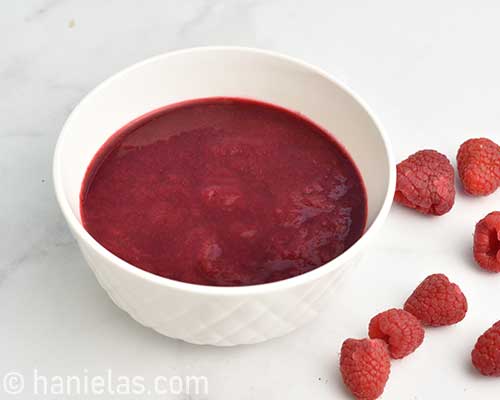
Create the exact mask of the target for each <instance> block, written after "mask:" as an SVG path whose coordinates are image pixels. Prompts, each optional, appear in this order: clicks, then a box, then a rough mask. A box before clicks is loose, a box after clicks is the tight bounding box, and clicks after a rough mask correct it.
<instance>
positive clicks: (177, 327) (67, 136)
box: [54, 47, 395, 346]
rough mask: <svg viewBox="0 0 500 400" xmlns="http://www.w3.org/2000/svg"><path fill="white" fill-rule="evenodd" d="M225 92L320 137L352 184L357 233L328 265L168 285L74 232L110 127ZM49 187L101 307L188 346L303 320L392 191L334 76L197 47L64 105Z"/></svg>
mask: <svg viewBox="0 0 500 400" xmlns="http://www.w3.org/2000/svg"><path fill="white" fill-rule="evenodd" d="M210 96H235V97H247V98H254V99H258V100H262V101H266V102H269V103H275V104H278V105H281V106H284V107H286V108H288V109H290V110H294V111H298V112H300V113H301V114H303V115H306V116H307V117H309V118H310V119H312V120H313V121H315V122H316V123H318V124H319V125H321V126H323V127H324V128H326V130H327V131H329V132H332V133H333V134H334V135H335V137H336V138H337V139H338V140H339V141H340V142H341V143H342V144H344V146H345V147H346V148H347V150H348V151H349V153H350V154H351V156H352V157H353V159H354V160H355V162H356V164H357V165H358V167H359V169H360V171H361V174H362V176H363V178H364V181H365V185H366V189H367V194H368V225H367V231H366V233H365V234H364V235H363V237H362V238H361V239H360V240H358V242H357V243H355V244H354V245H353V246H352V247H351V248H350V249H349V250H347V251H346V252H345V253H343V254H342V255H341V256H339V257H337V258H336V259H334V260H332V261H331V262H329V263H328V264H326V265H324V266H322V267H320V268H317V269H315V270H313V271H311V272H308V273H306V274H303V275H300V276H296V277H293V278H290V279H287V280H284V281H279V282H274V283H267V284H262V285H255V286H246V287H211V286H201V285H193V284H188V283H183V282H177V281H173V280H170V279H166V278H163V277H160V276H156V275H153V274H151V273H149V272H145V271H143V270H141V269H139V268H136V267H134V266H133V265H130V264H128V263H127V262H125V261H123V260H121V259H120V258H118V257H116V256H115V255H113V254H112V253H110V252H109V251H108V250H106V249H105V248H104V247H102V246H101V245H100V244H99V243H98V242H96V241H95V240H94V239H93V238H92V237H91V236H90V235H89V234H88V233H87V232H86V231H85V229H84V228H83V226H82V224H81V220H80V212H79V193H80V186H81V183H82V179H83V176H84V174H85V170H86V168H87V166H88V165H89V163H90V160H91V159H92V157H93V156H94V154H95V153H96V151H97V150H98V149H99V147H100V146H101V145H102V144H103V143H104V142H105V141H106V139H107V138H108V137H109V136H110V135H111V134H113V133H114V132H115V131H116V130H117V129H119V128H121V127H122V126H123V125H125V124H126V123H127V122H129V121H131V120H133V119H134V118H136V117H138V116H140V115H142V114H144V113H146V112H148V111H151V110H153V109H156V108H158V107H161V106H164V105H167V104H170V103H175V102H179V101H182V100H187V99H193V98H200V97H210ZM54 184H55V190H56V195H57V199H58V201H59V205H60V207H61V209H62V212H63V214H64V217H65V218H66V220H67V222H68V225H69V227H70V229H71V231H72V233H73V235H74V237H75V238H76V240H77V242H78V245H79V246H80V249H81V251H82V253H83V255H84V257H85V259H86V260H87V262H88V264H89V265H90V267H91V268H92V270H93V271H94V273H95V275H96V276H97V279H98V280H99V282H100V284H101V285H102V287H103V288H104V289H105V290H106V291H107V292H108V294H109V295H110V297H111V298H112V299H113V301H114V302H115V303H116V304H117V305H118V306H119V307H120V308H122V309H123V310H125V311H126V312H128V313H129V314H130V315H131V316H132V317H133V318H134V319H136V320H137V321H138V322H140V323H141V324H143V325H145V326H148V327H151V328H153V329H155V330H156V331H158V332H160V333H162V334H164V335H167V336H170V337H173V338H179V339H182V340H185V341H187V342H191V343H199V344H213V345H218V346H230V345H236V344H243V343H256V342H261V341H264V340H267V339H270V338H273V337H277V336H281V335H284V334H286V333H288V332H290V331H292V330H294V329H295V328H297V327H299V326H300V325H302V324H304V323H305V322H307V321H309V320H311V319H312V318H314V317H315V316H316V315H317V313H318V311H319V310H320V309H321V305H322V304H324V302H325V300H326V299H327V298H328V296H327V294H331V295H335V285H336V284H338V282H339V280H340V278H341V276H342V274H343V272H344V271H345V270H346V269H347V268H349V266H350V265H352V263H353V262H354V261H355V256H356V255H358V254H360V253H361V252H363V251H366V249H367V247H366V245H367V244H368V243H369V241H370V240H371V239H372V238H373V236H374V235H375V233H376V232H377V230H378V228H379V227H380V226H381V224H382V222H383V221H384V219H385V218H386V215H387V213H388V211H389V208H390V204H391V202H392V197H393V192H394V185H395V166H394V162H393V157H392V155H391V151H390V148H389V143H388V139H387V137H386V136H385V134H384V132H383V130H382V128H381V127H380V125H379V123H378V122H377V121H376V119H375V118H374V116H373V114H372V113H371V112H370V111H368V109H367V107H366V105H364V104H363V102H362V101H361V100H360V99H359V98H358V97H357V96H356V95H354V94H353V93H352V91H351V90H349V89H347V88H346V87H345V86H344V85H341V84H340V83H338V82H337V81H336V80H335V79H333V78H331V77H329V76H328V75H327V74H325V73H324V72H322V71H321V70H319V69H317V68H315V67H312V66H310V65H307V64H305V63H303V62H300V61H297V60H294V59H291V58H289V57H286V56H282V55H278V54H275V53H271V52H268V51H262V50H255V49H246V48H235V47H204V48H195V49H188V50H181V51H176V52H172V53H167V54H164V55H160V56H158V57H154V58H151V59H149V60H146V61H143V62H141V63H138V64H136V65H133V66H132V67H130V68H127V69H125V70H124V71H121V72H119V73H118V74H116V75H114V76H113V77H111V78H109V79H108V80H107V81H105V82H104V83H102V84H101V85H99V86H98V87H97V88H96V89H94V90H93V91H92V92H91V93H90V94H88V95H87V96H86V97H85V98H84V99H83V100H82V101H81V103H80V104H79V105H78V106H77V107H76V108H75V109H74V110H73V112H72V113H71V115H70V117H69V118H68V120H67V122H66V124H65V125H64V128H63V130H62V132H61V135H60V137H59V140H58V142H57V146H56V150H55V155H54Z"/></svg>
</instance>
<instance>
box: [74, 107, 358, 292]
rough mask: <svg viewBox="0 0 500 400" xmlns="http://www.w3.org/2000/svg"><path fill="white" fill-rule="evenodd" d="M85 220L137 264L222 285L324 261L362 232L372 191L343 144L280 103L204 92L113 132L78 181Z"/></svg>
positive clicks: (276, 276) (267, 278) (284, 274)
mask: <svg viewBox="0 0 500 400" xmlns="http://www.w3.org/2000/svg"><path fill="white" fill-rule="evenodd" d="M80 197H81V198H80V211H81V217H82V222H83V225H84V227H85V228H86V230H87V231H88V232H89V233H90V234H91V235H92V236H93V237H94V238H95V239H96V240H97V241H98V242H99V243H101V244H102V245H103V246H104V247H105V248H107V249H108V250H109V251H111V252H112V253H114V254H115V255H117V256H118V257H120V258H122V259H123V260H125V261H127V262H129V263H131V264H133V265H135V266H136V267H138V268H141V269H143V270H146V271H149V272H152V273H154V274H157V275H161V276H164V277H167V278H171V279H175V280H179V281H184V282H190V283H197V284H202V285H215V286H238V285H252V284H259V283H266V282H272V281H276V280H281V279H285V278H288V277H292V276H295V275H299V274H302V273H304V272H307V271H310V270H312V269H314V268H317V267H318V266H320V265H323V264H325V263H327V262H328V261H330V260H332V259H333V258H335V257H337V256H338V255H339V254H341V253H342V252H344V251H345V250H346V249H347V248H349V247H350V246H351V245H352V244H353V243H354V242H355V241H356V240H357V239H358V238H359V237H360V236H361V235H362V233H363V230H364V226H365V222H366V194H365V189H364V186H363V182H362V179H361V177H360V174H359V172H358V170H357V168H356V166H355V165H354V163H353V161H352V160H351V158H350V157H349V155H348V154H347V153H346V151H345V150H344V149H343V148H342V146H340V145H339V144H338V143H336V142H335V141H334V140H333V139H331V138H330V137H329V136H328V135H327V133H326V132H324V131H323V130H322V129H321V128H319V127H318V126H316V125H315V124H313V123H312V122H310V121H309V120H307V119H305V118H303V117H301V116H300V115H298V114H296V113H293V112H290V111H288V110H285V109H283V108H280V107H277V106H273V105H270V104H266V103H261V102H257V101H253V100H246V99H235V98H210V99H199V100H192V101H188V102H183V103H179V104H175V105H172V106H168V107H165V108H163V109H160V110H156V111H154V112H151V113H148V114H146V115H145V116H143V117H140V118H138V119H137V120H135V121H132V122H131V123H130V124H128V125H126V126H125V127H124V128H122V129H120V130H119V131H118V132H117V133H115V134H114V135H113V136H112V137H111V138H110V139H109V140H108V141H107V142H106V143H105V144H104V145H103V146H102V147H101V149H100V150H99V151H98V153H97V154H96V156H95V157H94V159H93V160H92V162H91V164H90V166H89V168H88V170H87V173H86V176H85V179H84V182H83V185H82V190H81V196H80Z"/></svg>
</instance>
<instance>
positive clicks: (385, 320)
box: [368, 308, 424, 358]
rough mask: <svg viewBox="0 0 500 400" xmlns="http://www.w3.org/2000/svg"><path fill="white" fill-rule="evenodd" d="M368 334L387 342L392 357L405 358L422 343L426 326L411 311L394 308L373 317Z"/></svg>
mask: <svg viewBox="0 0 500 400" xmlns="http://www.w3.org/2000/svg"><path fill="white" fill-rule="evenodd" d="M368 335H369V336H370V337H371V338H372V339H382V340H384V341H385V342H387V344H388V345H389V354H390V355H391V357H392V358H403V357H406V356H407V355H408V354H410V353H413V352H414V351H415V350H416V349H417V347H418V346H420V345H421V344H422V342H423V341H424V328H423V327H422V324H421V323H420V321H419V320H418V319H417V318H415V317H414V316H413V315H412V314H410V313H409V312H407V311H405V310H400V309H397V308H392V309H390V310H387V311H384V312H382V313H380V314H378V315H376V316H375V317H373V318H372V319H371V321H370V325H369V327H368Z"/></svg>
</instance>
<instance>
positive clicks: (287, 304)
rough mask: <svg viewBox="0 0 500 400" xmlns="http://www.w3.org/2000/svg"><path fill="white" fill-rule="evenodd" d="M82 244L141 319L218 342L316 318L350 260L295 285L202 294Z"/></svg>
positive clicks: (268, 334) (265, 335)
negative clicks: (149, 276) (141, 275)
mask: <svg viewBox="0 0 500 400" xmlns="http://www.w3.org/2000/svg"><path fill="white" fill-rule="evenodd" d="M79 245H80V249H81V251H82V253H83V255H84V257H85V260H86V261H87V263H88V264H89V265H90V267H91V268H92V271H93V272H94V273H95V275H96V277H97V280H98V281H99V283H100V285H101V286H102V287H103V288H104V289H105V290H106V292H107V293H108V295H109V296H110V297H111V299H112V300H113V302H114V303H115V304H116V305H117V306H118V307H120V308H121V309H122V310H124V311H126V312H127V313H128V314H129V315H130V316H131V317H132V318H134V319H135V320H136V321H137V322H139V323H140V324H142V325H144V326H146V327H149V328H152V329H154V330H155V331H157V332H159V333H161V334H163V335H166V336H169V337H172V338H178V339H182V340H184V341H186V342H190V343H194V344H210V345H215V346H234V345H237V344H251V343H258V342H263V341H265V340H268V339H272V338H275V337H278V336H282V335H285V334H287V333H289V332H291V331H293V330H295V329H297V328H299V327H300V326H302V325H304V324H305V323H307V322H309V321H311V320H312V319H314V318H315V317H316V316H317V315H318V313H319V312H320V311H321V309H322V308H323V306H324V304H325V302H326V301H327V300H328V298H329V295H331V294H333V293H334V289H335V286H337V285H338V284H339V283H340V282H341V278H342V276H343V274H344V272H345V271H346V269H347V268H348V267H349V265H350V263H347V264H344V265H343V266H342V268H338V269H335V270H333V271H331V273H329V274H327V275H326V276H323V277H321V278H318V279H316V280H311V281H308V282H305V283H304V284H302V285H297V286H294V287H292V288H287V289H281V290H276V291H270V292H262V293H258V294H251V295H245V294H241V295H238V294H234V295H231V296H226V295H217V294H212V295H209V296H201V295H198V294H194V293H192V292H190V291H184V290H179V289H175V288H168V287H164V286H158V285H156V284H155V283H154V282H151V281H148V280H138V279H137V278H136V277H135V276H134V275H130V274H129V273H127V272H126V271H124V270H122V269H120V268H117V267H116V265H114V264H112V263H110V262H109V261H108V260H106V259H103V258H102V257H100V255H99V254H98V253H96V252H94V251H93V250H92V248H90V247H88V246H87V245H86V244H85V243H82V242H79ZM352 262H354V261H352Z"/></svg>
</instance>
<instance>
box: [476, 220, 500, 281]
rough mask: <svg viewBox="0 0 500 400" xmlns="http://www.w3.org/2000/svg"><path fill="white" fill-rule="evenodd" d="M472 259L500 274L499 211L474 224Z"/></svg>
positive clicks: (482, 266)
mask: <svg viewBox="0 0 500 400" xmlns="http://www.w3.org/2000/svg"><path fill="white" fill-rule="evenodd" d="M474 259H475V260H476V262H477V263H478V264H479V265H480V266H481V268H484V269H486V270H488V271H491V272H500V211H493V212H492V213H489V214H488V215H487V216H486V217H484V218H483V219H482V220H481V221H479V222H478V223H477V224H476V231H475V232H474Z"/></svg>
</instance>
